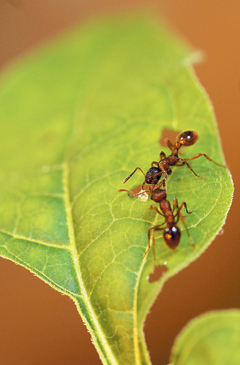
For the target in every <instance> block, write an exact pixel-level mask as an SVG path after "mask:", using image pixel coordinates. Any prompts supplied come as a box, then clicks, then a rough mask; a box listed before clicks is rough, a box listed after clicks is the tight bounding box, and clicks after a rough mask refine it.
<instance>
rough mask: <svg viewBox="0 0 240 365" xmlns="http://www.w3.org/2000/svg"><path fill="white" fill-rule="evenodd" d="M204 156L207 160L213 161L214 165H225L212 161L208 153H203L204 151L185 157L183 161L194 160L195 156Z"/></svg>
mask: <svg viewBox="0 0 240 365" xmlns="http://www.w3.org/2000/svg"><path fill="white" fill-rule="evenodd" d="M201 156H204V157H205V158H206V159H207V160H208V161H211V162H213V163H215V165H218V166H221V167H226V166H224V165H221V164H220V163H217V162H215V161H213V160H212V159H211V158H210V157H209V156H208V155H205V153H198V154H196V155H195V156H193V157H191V158H185V159H184V161H190V160H195V158H198V157H201Z"/></svg>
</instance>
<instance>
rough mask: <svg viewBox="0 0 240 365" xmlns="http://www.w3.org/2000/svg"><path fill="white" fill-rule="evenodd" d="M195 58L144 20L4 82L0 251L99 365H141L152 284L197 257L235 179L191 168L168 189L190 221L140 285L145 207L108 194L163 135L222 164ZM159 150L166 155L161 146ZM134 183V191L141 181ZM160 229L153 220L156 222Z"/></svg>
mask: <svg viewBox="0 0 240 365" xmlns="http://www.w3.org/2000/svg"><path fill="white" fill-rule="evenodd" d="M191 55H192V51H191V50H190V49H189V48H188V47H187V46H186V45H184V44H183V43H182V42H180V41H179V40H177V39H175V38H174V37H173V36H172V35H171V34H170V33H169V32H168V31H167V30H166V29H165V28H164V27H162V26H161V25H160V24H158V23H157V22H156V21H155V20H153V19H152V18H151V17H148V16H146V17H145V16H136V17H132V16H131V17H125V18H114V19H112V20H104V21H97V22H95V23H91V24H90V25H87V26H85V28H81V29H76V30H74V31H72V32H71V33H68V34H67V35H65V36H63V37H62V39H60V40H58V41H54V42H53V43H51V44H50V45H48V46H47V47H45V48H44V49H42V50H40V51H38V52H36V53H34V54H32V55H31V56H29V57H28V58H27V59H25V60H23V61H21V62H19V63H18V64H15V65H13V66H12V67H11V68H10V69H9V70H7V71H6V73H5V75H4V76H2V82H1V87H0V123H1V135H2V139H1V145H0V156H1V170H0V201H1V204H0V217H1V219H0V254H1V255H2V256H3V257H5V258H8V259H10V260H12V261H14V262H16V263H18V264H20V265H22V266H24V267H25V268H28V269H29V270H30V271H31V272H33V273H34V274H36V275H37V276H38V277H39V278H41V279H42V280H44V281H45V282H46V283H48V284H49V285H51V286H52V287H53V288H55V289H57V290H59V291H60V292H62V293H65V294H67V295H69V296H70V297H71V298H72V299H73V300H74V302H75V303H76V305H77V308H78V310H79V312H80V314H81V316H82V318H83V320H84V322H85V323H86V325H87V327H88V330H89V331H90V332H91V335H92V338H93V341H94V344H95V346H96V348H97V350H98V352H99V354H100V357H101V359H102V361H103V363H104V364H125V365H126V364H131V365H132V364H149V363H150V360H149V356H148V352H147V350H146V346H145V341H144V336H143V332H142V327H143V322H144V320H145V317H146V314H147V312H148V310H149V308H150V306H151V304H152V302H153V301H154V299H155V298H156V296H157V294H158V293H159V291H160V289H161V287H162V285H163V283H164V282H165V281H166V280H167V279H168V278H169V277H170V276H172V275H173V274H174V273H176V272H178V271H179V270H180V269H181V268H183V267H185V266H186V265H188V264H189V263H190V262H191V261H193V260H194V259H196V258H197V257H198V256H199V255H200V254H201V252H202V251H203V250H205V249H206V247H207V246H208V245H209V244H210V242H211V241H212V239H213V238H214V237H215V235H216V234H217V232H218V231H219V230H220V228H221V226H222V225H223V224H224V222H225V218H226V214H227V211H228V209H229V206H230V204H231V198H232V182H231V177H230V175H229V173H228V171H227V169H225V168H221V167H217V166H216V165H214V164H212V163H211V162H209V161H207V160H205V159H204V158H200V159H198V160H195V161H193V162H192V163H191V165H192V166H193V168H194V169H195V170H196V172H197V173H198V174H200V175H201V176H205V177H207V180H200V179H198V178H197V177H196V176H195V175H193V174H192V172H191V171H190V170H188V169H187V168H185V167H183V168H176V169H175V170H174V172H173V174H172V175H171V177H169V179H168V184H167V187H168V198H169V200H170V201H172V199H173V196H175V195H176V196H177V198H178V200H179V202H181V201H182V200H184V201H186V202H187V204H188V207H189V209H194V213H193V214H191V215H190V216H188V217H187V226H188V229H189V231H190V234H191V236H192V237H193V240H194V242H195V249H193V248H192V246H191V245H190V243H189V240H188V237H187V234H186V232H185V230H184V227H183V226H182V225H181V223H179V227H180V228H181V230H182V239H181V243H180V246H179V248H178V249H177V250H176V251H174V252H173V251H170V250H169V248H168V247H167V246H166V245H165V243H164V242H163V240H162V237H161V235H160V234H159V235H157V236H156V237H157V240H156V254H157V263H158V264H164V265H165V267H166V268H167V273H166V274H165V275H164V276H162V278H161V279H160V280H159V281H156V282H154V283H151V284H150V283H149V282H148V280H147V277H148V275H149V274H150V272H151V269H152V252H151V250H150V252H149V254H148V256H147V257H145V258H143V253H144V252H145V250H146V248H147V244H148V238H147V229H148V228H149V227H150V226H151V225H152V224H153V223H156V222H157V221H158V220H159V218H158V217H156V213H155V212H153V211H150V210H148V209H147V207H148V206H149V205H150V204H151V203H150V202H145V203H143V202H142V201H141V200H140V199H132V198H130V197H129V196H128V195H127V194H126V193H118V192H117V191H118V189H119V188H121V187H122V185H121V183H122V181H123V179H124V178H125V177H126V176H127V175H129V173H131V172H132V171H133V169H134V168H135V167H136V166H141V167H142V168H143V170H144V171H145V172H146V171H147V170H148V169H149V167H150V164H151V161H153V160H157V159H158V158H159V153H160V151H161V150H162V147H160V146H159V143H158V141H159V139H160V136H161V134H162V131H163V130H164V128H168V129H172V130H174V131H184V130H189V129H190V130H195V131H197V132H198V133H199V135H200V138H199V141H198V142H197V143H196V144H195V145H194V146H192V147H189V148H187V149H186V150H185V156H186V157H191V156H193V155H194V154H195V153H198V152H204V153H206V154H208V155H209V156H210V157H211V158H213V159H214V160H215V161H217V162H219V163H223V155H222V152H221V147H220V143H219V139H218V133H217V128H216V124H215V120H214V116H213V112H212V107H211V105H210V104H209V100H208V98H207V97H206V95H205V93H204V92H203V90H202V89H201V87H200V86H199V84H198V81H197V80H196V78H195V76H194V74H193V71H192V69H191V66H190V61H191V59H193V58H192V57H190V56H191ZM163 150H164V151H165V152H166V153H167V152H169V151H167V149H166V148H163ZM142 180H143V176H140V174H139V175H137V174H136V175H134V177H133V178H132V179H131V180H130V181H129V182H128V184H127V185H128V187H129V188H132V187H134V186H136V185H138V184H140V183H142ZM160 220H161V219H160Z"/></svg>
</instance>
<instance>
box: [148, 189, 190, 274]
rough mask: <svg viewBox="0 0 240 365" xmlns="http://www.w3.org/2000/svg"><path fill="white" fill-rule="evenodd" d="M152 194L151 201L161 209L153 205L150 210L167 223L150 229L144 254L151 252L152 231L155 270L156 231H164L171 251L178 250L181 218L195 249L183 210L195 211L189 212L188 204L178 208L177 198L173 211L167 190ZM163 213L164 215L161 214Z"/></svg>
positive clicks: (165, 239) (184, 203)
mask: <svg viewBox="0 0 240 365" xmlns="http://www.w3.org/2000/svg"><path fill="white" fill-rule="evenodd" d="M150 194H151V199H152V200H153V201H154V202H156V203H159V208H160V210H161V211H160V210H159V209H157V208H156V207H155V205H151V206H150V207H149V209H151V210H155V211H156V212H157V213H158V214H160V215H161V216H163V217H164V218H165V221H164V222H163V223H162V224H157V225H155V226H152V227H150V228H149V229H148V248H147V250H146V252H145V253H144V255H143V256H144V257H145V256H146V255H147V254H148V252H149V250H150V247H151V246H150V242H151V231H152V249H153V268H154V267H155V263H156V254H155V231H162V230H163V231H164V232H163V238H164V241H165V242H166V244H167V245H168V247H169V248H170V249H171V250H175V249H176V248H177V246H178V245H179V242H180V239H181V231H180V229H179V228H178V227H177V223H178V221H179V218H181V220H182V223H183V224H184V226H185V228H186V231H187V234H188V237H189V240H190V242H191V245H192V246H193V247H195V245H194V243H193V241H192V238H191V236H190V234H189V232H188V229H187V226H186V223H185V220H184V216H183V215H182V213H181V210H182V208H183V207H184V208H185V209H186V212H187V213H188V214H191V213H192V212H193V210H192V211H191V212H189V211H188V209H187V204H186V202H182V203H181V204H180V206H178V201H177V198H176V197H174V198H173V209H172V208H171V204H170V202H169V201H168V200H167V193H166V190H163V189H158V188H157V189H155V190H153V191H152V192H150ZM175 211H176V213H175V214H174V212H175ZM161 212H162V213H161ZM164 224H166V227H165V228H162V226H163V225H164Z"/></svg>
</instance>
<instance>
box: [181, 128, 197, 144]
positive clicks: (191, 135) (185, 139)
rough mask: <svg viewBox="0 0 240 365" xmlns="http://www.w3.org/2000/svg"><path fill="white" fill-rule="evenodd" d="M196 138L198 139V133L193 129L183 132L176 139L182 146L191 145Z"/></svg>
mask: <svg viewBox="0 0 240 365" xmlns="http://www.w3.org/2000/svg"><path fill="white" fill-rule="evenodd" d="M197 140H198V134H197V132H193V131H186V132H183V133H181V134H180V135H179V136H178V138H177V141H178V142H179V143H180V144H181V145H182V146H192V145H193V144H194V143H195V142H197Z"/></svg>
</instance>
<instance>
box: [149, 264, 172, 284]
mask: <svg viewBox="0 0 240 365" xmlns="http://www.w3.org/2000/svg"><path fill="white" fill-rule="evenodd" d="M167 271H168V267H167V266H166V265H158V266H155V268H154V270H153V271H152V272H151V274H150V275H149V277H148V281H149V283H153V282H154V281H158V280H160V279H161V278H162V277H163V275H164V274H166V272H167Z"/></svg>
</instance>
